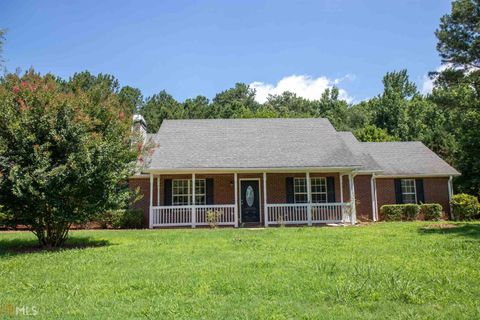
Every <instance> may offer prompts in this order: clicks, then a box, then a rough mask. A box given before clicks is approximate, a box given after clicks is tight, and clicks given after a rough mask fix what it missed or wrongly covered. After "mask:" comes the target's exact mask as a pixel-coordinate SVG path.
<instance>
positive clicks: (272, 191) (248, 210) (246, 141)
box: [129, 118, 459, 228]
mask: <svg viewBox="0 0 480 320" xmlns="http://www.w3.org/2000/svg"><path fill="white" fill-rule="evenodd" d="M141 127H142V128H143V127H144V126H143V125H142V126H141ZM148 138H149V139H152V140H153V142H154V144H155V148H154V149H153V151H152V154H151V156H150V157H149V158H148V159H147V160H146V163H145V167H144V169H142V172H140V173H139V174H137V175H135V176H133V177H132V178H131V179H130V180H129V184H130V186H131V188H137V187H139V188H140V190H141V193H142V195H143V198H142V199H141V200H140V201H138V202H137V203H135V204H134V206H135V207H136V208H140V209H143V211H144V217H145V225H146V226H148V227H150V228H154V227H168V226H191V227H196V226H202V225H206V224H208V221H207V214H208V213H209V212H216V213H218V224H219V225H229V226H235V227H238V226H242V225H251V224H255V225H264V226H270V225H278V224H305V225H312V224H323V223H352V224H355V223H356V222H357V220H367V221H377V220H378V219H379V208H380V207H381V206H382V205H384V204H395V203H439V204H441V205H442V207H443V208H444V211H445V212H446V213H447V214H448V213H449V212H450V207H449V200H450V198H451V196H452V177H453V176H457V175H459V172H458V171H456V170H455V169H454V168H452V167H451V166H450V165H448V164H447V163H446V162H445V161H443V160H442V159H441V158H440V157H438V156H437V155H436V154H435V153H434V152H432V151H431V150H430V149H428V148H427V147H425V146H424V145H423V144H422V143H421V142H371V143H363V142H359V141H358V140H357V139H356V138H355V137H354V136H353V134H352V133H350V132H337V131H336V130H335V128H334V127H333V126H332V124H331V123H330V122H329V121H328V120H327V119H318V118H316V119H219V120H165V121H164V122H163V123H162V125H161V128H160V130H159V131H158V133H157V134H154V135H149V137H148ZM193 186H195V187H193Z"/></svg>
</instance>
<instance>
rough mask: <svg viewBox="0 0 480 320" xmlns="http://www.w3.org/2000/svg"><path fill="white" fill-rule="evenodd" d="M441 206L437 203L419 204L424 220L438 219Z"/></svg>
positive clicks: (441, 209) (440, 213)
mask: <svg viewBox="0 0 480 320" xmlns="http://www.w3.org/2000/svg"><path fill="white" fill-rule="evenodd" d="M442 211H443V208H442V206H441V205H439V204H438V203H428V204H422V205H420V213H421V214H423V218H424V219H425V220H434V221H438V220H440V217H441V216H442Z"/></svg>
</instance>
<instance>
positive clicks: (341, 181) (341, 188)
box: [339, 174, 345, 220]
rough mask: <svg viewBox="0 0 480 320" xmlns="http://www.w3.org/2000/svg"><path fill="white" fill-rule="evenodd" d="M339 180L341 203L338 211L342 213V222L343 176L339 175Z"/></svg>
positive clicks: (343, 207) (343, 217)
mask: <svg viewBox="0 0 480 320" xmlns="http://www.w3.org/2000/svg"><path fill="white" fill-rule="evenodd" d="M339 176H340V177H339V178H340V179H339V180H340V203H341V207H340V211H341V212H342V220H344V219H345V206H344V205H343V176H344V174H339Z"/></svg>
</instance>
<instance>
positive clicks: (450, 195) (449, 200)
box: [448, 176, 453, 219]
mask: <svg viewBox="0 0 480 320" xmlns="http://www.w3.org/2000/svg"><path fill="white" fill-rule="evenodd" d="M452 197H453V176H450V177H449V178H448V205H449V206H450V214H449V216H450V219H453V212H452V205H451V202H452Z"/></svg>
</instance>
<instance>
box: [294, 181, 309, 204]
mask: <svg viewBox="0 0 480 320" xmlns="http://www.w3.org/2000/svg"><path fill="white" fill-rule="evenodd" d="M293 181H294V183H293V192H294V193H295V203H306V202H307V201H308V195H307V179H305V178H295V179H294V180H293Z"/></svg>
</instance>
